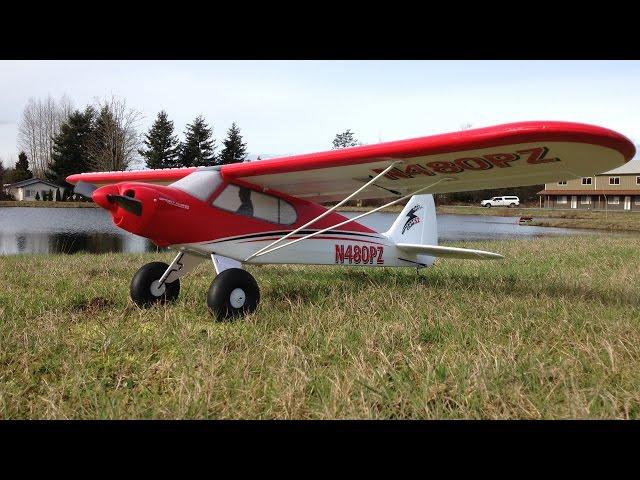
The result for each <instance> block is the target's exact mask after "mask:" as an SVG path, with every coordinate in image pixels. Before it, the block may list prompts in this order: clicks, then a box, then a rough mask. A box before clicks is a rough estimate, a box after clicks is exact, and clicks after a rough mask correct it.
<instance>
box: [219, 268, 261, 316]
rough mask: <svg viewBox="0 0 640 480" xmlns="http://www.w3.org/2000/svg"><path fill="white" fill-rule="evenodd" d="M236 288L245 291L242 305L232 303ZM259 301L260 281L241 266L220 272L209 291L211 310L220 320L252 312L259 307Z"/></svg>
mask: <svg viewBox="0 0 640 480" xmlns="http://www.w3.org/2000/svg"><path fill="white" fill-rule="evenodd" d="M236 288H240V289H242V290H243V293H244V303H243V305H242V306H241V307H234V306H233V305H232V304H231V293H232V292H233V291H234V290H235V289H236ZM259 302H260V289H259V288H258V282H256V279H255V278H253V275H251V274H250V273H249V272H247V271H246V270H243V269H241V268H230V269H228V270H225V271H223V272H221V273H220V274H218V275H217V276H216V278H214V279H213V282H211V286H210V287H209V291H208V292H207V306H208V307H209V312H211V314H212V315H213V316H214V317H215V318H216V320H218V321H223V320H227V319H232V318H235V317H240V316H242V315H246V314H248V313H251V312H253V311H255V309H256V308H257V307H258V303H259Z"/></svg>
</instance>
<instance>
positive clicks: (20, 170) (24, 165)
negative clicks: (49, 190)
mask: <svg viewBox="0 0 640 480" xmlns="http://www.w3.org/2000/svg"><path fill="white" fill-rule="evenodd" d="M30 178H33V173H31V170H29V160H28V159H27V154H26V153H24V152H20V155H18V161H17V162H16V167H15V173H14V177H13V179H14V180H13V181H14V182H21V181H23V180H28V179H30Z"/></svg>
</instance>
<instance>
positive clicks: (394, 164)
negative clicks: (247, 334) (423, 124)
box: [244, 160, 402, 262]
mask: <svg viewBox="0 0 640 480" xmlns="http://www.w3.org/2000/svg"><path fill="white" fill-rule="evenodd" d="M398 163H402V161H401V160H396V161H395V162H393V163H392V164H391V165H389V166H388V167H387V168H385V169H384V170H383V171H382V172H380V173H379V174H378V175H376V176H375V177H372V178H371V180H369V181H368V182H367V183H365V184H364V185H363V186H361V187H360V188H359V189H358V190H356V191H355V192H353V193H352V194H351V195H349V196H348V197H347V198H345V199H344V200H341V201H340V202H339V203H338V204H336V205H334V206H333V207H331V208H330V209H329V210H326V211H325V212H323V213H322V214H321V215H318V216H317V217H316V218H314V219H313V220H311V221H310V222H307V223H305V224H304V225H302V226H301V227H298V228H296V229H295V230H292V231H291V232H289V233H287V234H286V235H284V236H283V237H280V238H279V239H277V240H276V241H275V242H272V243H270V244H269V245H267V246H265V247H262V248H261V249H260V250H258V251H257V252H255V253H253V254H251V255H249V256H248V257H247V258H246V259H245V260H244V261H245V262H248V261H249V260H251V259H252V258H253V257H257V256H260V255H262V252H264V251H265V250H268V249H269V248H271V247H273V246H274V245H276V244H278V243H280V242H281V241H283V240H285V239H287V238H289V237H290V236H292V235H295V234H296V233H298V232H299V231H300V230H302V229H303V228H306V227H308V226H309V225H311V224H313V223H315V222H317V221H318V220H320V219H321V218H323V217H325V216H327V215H329V214H330V213H331V212H333V211H334V210H335V209H336V208H338V207H340V206H341V205H343V204H344V203H345V202H347V201H349V200H350V199H351V198H353V197H354V196H356V195H357V194H358V193H360V192H361V191H362V190H364V189H365V188H367V187H368V186H369V185H371V184H372V183H374V182H375V181H376V180H378V179H379V178H380V177H382V176H383V175H384V174H385V173H387V172H388V171H389V170H391V169H392V168H393V167H395V166H396V165H397V164H398ZM283 246H284V245H283Z"/></svg>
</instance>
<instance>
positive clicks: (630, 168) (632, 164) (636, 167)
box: [598, 158, 640, 175]
mask: <svg viewBox="0 0 640 480" xmlns="http://www.w3.org/2000/svg"><path fill="white" fill-rule="evenodd" d="M625 173H627V174H628V173H635V174H637V175H640V158H634V159H632V160H629V161H628V162H627V163H625V164H624V165H620V166H619V167H618V168H614V169H613V170H609V171H607V172H602V173H599V174H598V175H624V174H625Z"/></svg>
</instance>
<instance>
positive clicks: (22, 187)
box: [4, 178, 64, 201]
mask: <svg viewBox="0 0 640 480" xmlns="http://www.w3.org/2000/svg"><path fill="white" fill-rule="evenodd" d="M63 189H64V187H61V186H60V185H56V184H55V183H52V182H50V181H48V180H42V179H40V178H29V179H28V180H23V181H21V182H16V183H7V184H5V185H4V191H5V192H6V193H8V194H9V195H13V197H14V198H15V199H16V200H19V201H23V200H35V199H36V193H39V194H40V199H41V200H42V196H43V194H45V193H49V190H51V191H52V192H53V200H54V201H55V199H56V191H57V190H60V194H62V190H63Z"/></svg>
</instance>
